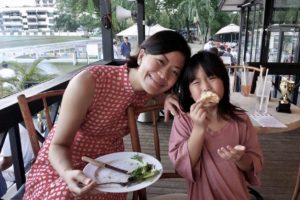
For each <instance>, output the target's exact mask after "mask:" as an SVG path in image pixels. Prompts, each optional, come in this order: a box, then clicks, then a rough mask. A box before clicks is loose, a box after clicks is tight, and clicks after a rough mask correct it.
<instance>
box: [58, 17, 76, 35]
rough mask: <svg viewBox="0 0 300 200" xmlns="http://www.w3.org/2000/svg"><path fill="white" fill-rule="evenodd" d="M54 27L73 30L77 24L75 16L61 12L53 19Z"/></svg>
mask: <svg viewBox="0 0 300 200" xmlns="http://www.w3.org/2000/svg"><path fill="white" fill-rule="evenodd" d="M54 27H55V29H56V30H60V31H70V32H75V31H76V30H77V29H78V27H79V24H78V23H77V21H76V20H75V18H74V17H73V16H72V15H70V14H61V15H59V17H57V18H56V20H55V26H54Z"/></svg>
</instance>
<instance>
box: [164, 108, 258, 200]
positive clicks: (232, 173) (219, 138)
mask: <svg viewBox="0 0 300 200" xmlns="http://www.w3.org/2000/svg"><path fill="white" fill-rule="evenodd" d="M240 115H241V117H242V118H243V119H244V120H245V121H242V122H237V121H229V122H228V123H227V124H226V125H225V126H224V127H223V128H221V129H220V130H218V131H211V130H207V132H206V133H205V138H204V146H203V149H202V154H201V156H200V159H199V161H198V162H197V164H196V165H195V166H194V168H192V166H191V161H190V157H189V154H188V148H187V141H188V139H189V137H190V134H191V132H192V128H193V122H192V120H191V118H190V117H189V114H187V113H181V114H180V115H179V116H176V117H175V119H174V122H173V127H172V130H171V136H170V140H169V156H170V159H171V161H172V162H173V164H174V165H175V168H176V170H177V172H178V173H179V174H180V175H181V176H183V177H184V178H185V179H186V181H187V185H188V195H189V199H193V200H216V199H218V200H244V199H249V194H248V190H247V184H248V183H250V184H253V185H258V184H259V183H260V180H259V177H258V173H259V172H260V171H261V169H262V161H263V156H262V152H261V148H260V145H259V142H258V138H257V132H256V130H255V128H254V127H253V126H252V124H251V121H250V119H249V117H248V116H247V115H246V114H244V113H241V114H240ZM238 144H240V145H244V146H245V147H246V152H245V153H246V154H248V155H249V156H251V158H252V160H253V166H254V168H253V170H252V171H251V172H248V173H246V172H243V171H241V170H240V169H239V168H238V167H237V165H236V164H235V163H234V162H232V161H227V160H224V159H222V158H221V157H220V156H219V155H218V154H217V149H218V148H220V147H222V146H223V147H225V146H227V145H231V146H232V147H233V146H235V145H238ZM247 182H248V183H247Z"/></svg>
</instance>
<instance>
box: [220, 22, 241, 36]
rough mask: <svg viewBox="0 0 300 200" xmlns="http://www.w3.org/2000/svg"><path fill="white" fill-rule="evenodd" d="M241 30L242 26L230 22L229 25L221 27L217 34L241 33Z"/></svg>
mask: <svg viewBox="0 0 300 200" xmlns="http://www.w3.org/2000/svg"><path fill="white" fill-rule="evenodd" d="M239 32H240V27H239V26H238V25H235V24H229V25H227V26H224V27H223V28H221V29H220V30H219V31H218V32H217V33H216V35H219V34H227V33H239Z"/></svg>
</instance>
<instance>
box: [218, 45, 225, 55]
mask: <svg viewBox="0 0 300 200" xmlns="http://www.w3.org/2000/svg"><path fill="white" fill-rule="evenodd" d="M225 51H226V49H225V47H224V46H223V45H220V47H219V50H218V55H219V56H224V53H225Z"/></svg>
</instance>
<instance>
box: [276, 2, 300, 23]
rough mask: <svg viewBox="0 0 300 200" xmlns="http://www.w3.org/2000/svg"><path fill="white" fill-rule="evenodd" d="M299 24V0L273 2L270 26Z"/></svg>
mask: <svg viewBox="0 0 300 200" xmlns="http://www.w3.org/2000/svg"><path fill="white" fill-rule="evenodd" d="M299 23H300V1H299V0H275V2H274V10H273V14H272V21H271V24H295V25H298V24H299Z"/></svg>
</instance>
